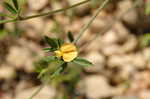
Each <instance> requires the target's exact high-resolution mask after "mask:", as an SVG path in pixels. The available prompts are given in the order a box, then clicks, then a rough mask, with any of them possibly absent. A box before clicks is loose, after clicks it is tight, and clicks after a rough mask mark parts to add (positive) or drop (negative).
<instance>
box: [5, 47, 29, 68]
mask: <svg viewBox="0 0 150 99" xmlns="http://www.w3.org/2000/svg"><path fill="white" fill-rule="evenodd" d="M7 61H8V62H9V63H10V64H11V65H14V66H15V67H16V68H17V69H21V68H22V67H23V66H24V65H26V64H28V65H30V66H31V64H32V61H31V56H30V53H29V51H28V50H27V49H25V48H22V47H19V46H13V47H11V48H10V51H9V54H8V56H7Z"/></svg>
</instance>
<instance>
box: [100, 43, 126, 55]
mask: <svg viewBox="0 0 150 99" xmlns="http://www.w3.org/2000/svg"><path fill="white" fill-rule="evenodd" d="M101 51H102V53H103V54H104V55H106V56H111V55H116V54H118V55H119V54H123V51H122V49H121V47H120V46H119V45H118V44H112V45H106V46H105V45H103V46H102V45H101Z"/></svg>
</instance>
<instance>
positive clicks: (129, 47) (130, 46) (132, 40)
mask: <svg viewBox="0 0 150 99" xmlns="http://www.w3.org/2000/svg"><path fill="white" fill-rule="evenodd" d="M137 45H138V41H137V39H136V37H135V36H134V35H130V36H128V39H127V40H126V42H125V43H124V44H123V46H122V50H123V51H124V53H128V52H132V51H134V50H135V49H136V48H137Z"/></svg>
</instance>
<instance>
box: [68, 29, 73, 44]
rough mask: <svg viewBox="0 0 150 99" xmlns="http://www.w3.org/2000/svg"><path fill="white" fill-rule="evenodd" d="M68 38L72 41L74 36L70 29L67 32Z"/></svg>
mask: <svg viewBox="0 0 150 99" xmlns="http://www.w3.org/2000/svg"><path fill="white" fill-rule="evenodd" d="M68 39H69V41H70V42H73V41H74V37H73V35H72V32H70V31H69V32H68Z"/></svg>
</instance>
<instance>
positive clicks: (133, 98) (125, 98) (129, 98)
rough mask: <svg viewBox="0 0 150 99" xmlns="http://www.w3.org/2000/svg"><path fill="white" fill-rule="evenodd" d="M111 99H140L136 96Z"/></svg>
mask: <svg viewBox="0 0 150 99" xmlns="http://www.w3.org/2000/svg"><path fill="white" fill-rule="evenodd" d="M112 99H140V98H139V97H138V96H136V95H135V96H134V95H126V96H123V95H122V96H114V97H113V98H112Z"/></svg>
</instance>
